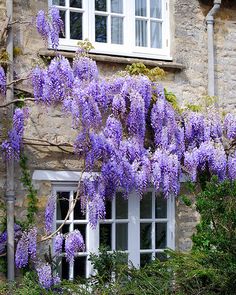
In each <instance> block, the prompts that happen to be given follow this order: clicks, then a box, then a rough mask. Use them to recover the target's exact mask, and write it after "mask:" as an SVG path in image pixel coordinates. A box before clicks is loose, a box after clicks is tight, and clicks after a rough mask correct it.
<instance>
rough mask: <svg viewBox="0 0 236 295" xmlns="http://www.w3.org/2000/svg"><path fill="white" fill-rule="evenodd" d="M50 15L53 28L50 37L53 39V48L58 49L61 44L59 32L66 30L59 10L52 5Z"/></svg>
mask: <svg viewBox="0 0 236 295" xmlns="http://www.w3.org/2000/svg"><path fill="white" fill-rule="evenodd" d="M50 17H51V30H50V38H51V41H52V48H53V49H57V47H58V45H59V34H60V33H61V32H62V33H63V32H64V23H63V21H62V19H61V17H60V12H59V10H58V9H57V8H56V7H54V6H52V7H51V9H50Z"/></svg>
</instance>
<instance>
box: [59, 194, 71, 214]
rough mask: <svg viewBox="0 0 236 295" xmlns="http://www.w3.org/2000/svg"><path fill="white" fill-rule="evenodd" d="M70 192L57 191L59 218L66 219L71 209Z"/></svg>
mask: <svg viewBox="0 0 236 295" xmlns="http://www.w3.org/2000/svg"><path fill="white" fill-rule="evenodd" d="M69 200H70V192H58V193H57V214H56V219H57V220H63V219H65V217H66V215H67V212H68V210H69Z"/></svg>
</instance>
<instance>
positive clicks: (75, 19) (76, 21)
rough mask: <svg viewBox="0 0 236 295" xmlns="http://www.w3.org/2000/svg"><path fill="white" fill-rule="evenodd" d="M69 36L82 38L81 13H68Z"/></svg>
mask: <svg viewBox="0 0 236 295" xmlns="http://www.w3.org/2000/svg"><path fill="white" fill-rule="evenodd" d="M70 38H71V39H76V40H82V39H83V35H82V13H77V12H71V13H70Z"/></svg>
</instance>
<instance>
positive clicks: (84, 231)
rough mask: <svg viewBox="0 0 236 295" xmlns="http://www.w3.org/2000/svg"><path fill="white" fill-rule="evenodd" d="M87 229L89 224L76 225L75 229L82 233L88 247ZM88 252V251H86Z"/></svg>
mask: <svg viewBox="0 0 236 295" xmlns="http://www.w3.org/2000/svg"><path fill="white" fill-rule="evenodd" d="M86 228H87V224H74V229H78V230H79V231H80V233H81V235H82V236H83V239H84V242H85V245H86V247H87V243H86V241H87V240H86ZM85 251H86V250H85Z"/></svg>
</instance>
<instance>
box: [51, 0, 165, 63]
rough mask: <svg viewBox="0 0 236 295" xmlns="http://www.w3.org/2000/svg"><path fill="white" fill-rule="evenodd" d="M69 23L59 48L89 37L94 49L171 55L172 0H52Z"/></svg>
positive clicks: (68, 47)
mask: <svg viewBox="0 0 236 295" xmlns="http://www.w3.org/2000/svg"><path fill="white" fill-rule="evenodd" d="M49 5H50V6H51V5H55V6H56V7H58V8H59V10H60V14H61V17H62V19H63V21H64V24H65V34H64V36H62V35H61V38H60V46H59V49H62V50H76V49H77V42H78V40H84V39H86V38H87V39H89V41H90V42H91V43H92V44H93V46H94V47H95V49H94V50H93V51H92V52H95V53H103V54H110V55H119V56H136V57H146V58H156V59H170V48H169V46H170V42H169V38H170V37H169V0H49Z"/></svg>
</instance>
